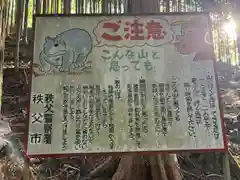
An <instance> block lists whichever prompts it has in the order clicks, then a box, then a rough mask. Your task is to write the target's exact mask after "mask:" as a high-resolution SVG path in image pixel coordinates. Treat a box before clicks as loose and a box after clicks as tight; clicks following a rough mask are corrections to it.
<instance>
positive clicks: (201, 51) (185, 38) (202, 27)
mask: <svg viewBox="0 0 240 180" xmlns="http://www.w3.org/2000/svg"><path fill="white" fill-rule="evenodd" d="M207 25H208V24H207V22H206V21H203V19H202V18H201V17H194V18H192V19H191V20H190V21H188V22H182V23H180V24H179V23H178V24H176V23H175V24H173V29H174V30H176V31H178V32H179V33H178V34H177V37H176V39H177V41H176V42H175V43H174V45H175V47H176V49H177V50H178V52H179V53H180V54H183V55H188V54H190V53H196V55H195V57H194V59H193V61H199V60H212V59H213V57H214V54H213V46H212V43H211V42H209V41H210V40H209V29H208V27H207ZM179 28H180V31H179Z"/></svg>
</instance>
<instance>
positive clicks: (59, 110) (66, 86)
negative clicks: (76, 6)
mask: <svg viewBox="0 0 240 180" xmlns="http://www.w3.org/2000/svg"><path fill="white" fill-rule="evenodd" d="M208 20H209V18H208V15H207V14H196V15H189V14H182V15H181V14H178V15H167V16H164V15H155V16H112V17H106V16H79V17H78V16H70V17H69V16H68V17H54V16H47V17H41V16H37V17H36V21H35V39H34V58H33V59H34V62H33V75H32V85H31V103H30V114H29V132H28V146H27V154H28V155H46V154H48V155H49V154H74V153H100V152H105V153H106V152H133V151H134V152H136V151H175V150H200V149H202V150H203V149H205V150H209V149H215V150H223V149H224V148H225V145H224V144H225V143H224V138H223V137H224V135H223V130H222V123H221V119H220V111H219V102H218V94H217V87H216V80H215V73H214V67H213V64H214V61H213V59H214V56H213V47H212V44H211V35H210V33H209V22H208Z"/></svg>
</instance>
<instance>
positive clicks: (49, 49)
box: [39, 28, 93, 72]
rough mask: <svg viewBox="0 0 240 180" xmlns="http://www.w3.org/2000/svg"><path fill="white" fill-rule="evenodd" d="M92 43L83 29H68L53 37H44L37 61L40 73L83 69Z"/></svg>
mask: <svg viewBox="0 0 240 180" xmlns="http://www.w3.org/2000/svg"><path fill="white" fill-rule="evenodd" d="M92 48H93V41H92V38H91V36H90V34H89V33H88V32H87V31H85V30H83V29H78V28H74V29H70V30H67V31H64V32H62V33H60V34H58V35H56V36H55V37H49V36H48V37H46V38H45V42H44V44H43V50H42V51H41V53H40V56H39V61H40V65H41V71H44V72H47V71H49V70H51V69H52V68H53V67H54V68H57V69H58V70H59V71H60V72H68V71H69V70H70V69H74V68H82V67H84V65H85V63H86V61H87V58H88V55H89V54H90V52H91V51H92Z"/></svg>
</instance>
